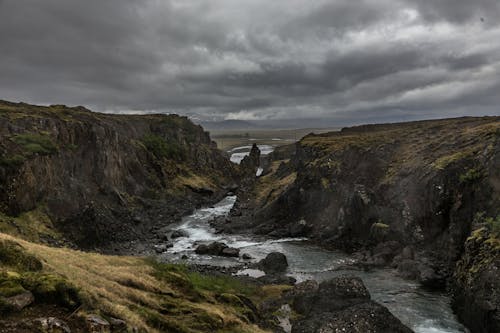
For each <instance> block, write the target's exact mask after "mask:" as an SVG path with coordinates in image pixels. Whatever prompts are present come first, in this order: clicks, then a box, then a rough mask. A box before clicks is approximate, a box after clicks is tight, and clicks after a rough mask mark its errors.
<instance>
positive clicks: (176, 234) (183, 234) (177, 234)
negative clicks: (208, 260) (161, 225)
mask: <svg viewBox="0 0 500 333" xmlns="http://www.w3.org/2000/svg"><path fill="white" fill-rule="evenodd" d="M188 236H189V234H188V233H187V232H186V231H185V230H182V229H177V230H174V231H172V234H171V235H170V238H172V239H176V238H181V237H188Z"/></svg>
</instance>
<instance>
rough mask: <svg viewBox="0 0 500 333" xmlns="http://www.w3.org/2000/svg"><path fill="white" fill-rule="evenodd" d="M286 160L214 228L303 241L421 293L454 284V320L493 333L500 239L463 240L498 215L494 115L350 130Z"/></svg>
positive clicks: (499, 153) (498, 144)
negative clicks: (388, 270)
mask: <svg viewBox="0 0 500 333" xmlns="http://www.w3.org/2000/svg"><path fill="white" fill-rule="evenodd" d="M288 150H289V147H288V148H286V149H282V150H280V151H278V152H276V153H275V154H271V158H272V159H273V160H272V161H270V163H269V165H270V166H269V168H268V170H266V171H265V172H267V173H266V174H265V176H263V177H260V178H259V179H258V180H257V182H256V184H255V185H254V187H253V188H252V189H250V190H248V189H247V190H246V191H245V193H241V194H240V197H239V201H238V203H237V205H236V208H235V210H234V211H233V213H232V217H231V218H230V221H229V223H228V222H227V221H226V222H224V223H219V224H218V227H219V228H220V229H223V230H226V231H238V230H241V229H246V230H251V231H253V232H255V233H259V234H268V235H271V236H277V237H286V236H292V237H296V236H307V237H309V238H310V239H311V240H313V241H315V242H317V243H320V244H322V245H326V246H331V247H336V248H341V249H345V250H348V251H353V252H354V251H357V252H356V256H357V257H358V258H359V259H360V261H361V262H362V263H363V264H364V265H368V266H377V265H379V266H392V267H394V268H397V269H398V270H399V271H400V273H401V275H402V276H404V277H408V278H414V279H417V280H420V282H421V283H423V284H424V285H426V286H428V287H434V288H435V287H437V288H442V287H444V286H445V284H446V283H447V282H451V285H453V286H454V287H455V289H454V295H455V300H454V306H455V309H456V310H457V313H458V314H459V316H460V318H461V319H462V320H463V321H464V322H465V323H466V324H467V325H469V327H470V328H471V329H472V330H473V331H474V332H490V331H495V330H498V322H499V321H498V311H499V310H500V309H499V304H497V303H498V302H497V301H496V300H498V292H499V290H500V286H499V284H498V283H499V279H498V258H499V255H498V244H497V242H498V240H496V243H494V242H493V243H492V241H487V242H486V241H485V239H482V240H481V239H480V238H481V237H479V238H478V237H472V238H470V239H469V240H467V238H468V237H469V236H470V234H471V230H472V229H473V221H474V218H475V216H477V215H478V214H481V216H484V217H488V218H489V219H490V220H492V218H495V217H497V216H498V214H499V213H500V118H499V117H485V118H459V119H447V120H436V121H422V122H413V123H403V124H391V125H369V126H360V127H353V128H347V129H343V130H342V131H340V132H334V133H328V134H324V135H308V136H306V137H305V138H303V139H302V140H301V141H300V142H298V143H297V144H296V147H295V152H294V153H293V154H289V158H287V156H283V154H282V153H283V152H285V151H288ZM493 221H497V224H498V218H496V220H494V219H493ZM496 228H497V229H498V227H496ZM476 236H477V233H476ZM483 238H484V237H483ZM466 240H467V242H466ZM494 244H496V245H494ZM464 248H465V252H464ZM459 260H460V261H459ZM457 261H459V263H458V266H457V265H456V263H457ZM492 297H493V298H492ZM471 304H475V305H474V307H475V310H474V311H472V312H471V311H469V310H468V309H470V305H471ZM478 318H480V319H481V318H482V319H484V320H483V321H482V324H481V323H480V324H478V322H479V321H480V320H478Z"/></svg>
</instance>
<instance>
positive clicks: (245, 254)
mask: <svg viewBox="0 0 500 333" xmlns="http://www.w3.org/2000/svg"><path fill="white" fill-rule="evenodd" d="M241 258H242V259H245V260H250V259H253V257H252V256H251V255H249V254H248V253H243V255H242V256H241Z"/></svg>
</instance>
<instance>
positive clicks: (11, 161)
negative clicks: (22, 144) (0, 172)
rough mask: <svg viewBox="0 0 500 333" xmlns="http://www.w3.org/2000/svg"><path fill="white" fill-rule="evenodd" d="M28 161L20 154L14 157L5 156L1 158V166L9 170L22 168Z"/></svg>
mask: <svg viewBox="0 0 500 333" xmlns="http://www.w3.org/2000/svg"><path fill="white" fill-rule="evenodd" d="M25 160H26V159H25V158H24V156H22V155H19V154H14V155H12V156H3V157H0V166H4V167H7V168H16V167H19V166H21V165H22V164H23V163H24V161H25Z"/></svg>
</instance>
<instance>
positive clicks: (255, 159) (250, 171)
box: [240, 143, 260, 177]
mask: <svg viewBox="0 0 500 333" xmlns="http://www.w3.org/2000/svg"><path fill="white" fill-rule="evenodd" d="M259 166H260V149H259V147H257V144H255V143H254V144H253V145H252V149H251V150H250V154H248V155H247V156H245V157H244V158H243V160H241V162H240V168H241V170H243V172H244V173H245V174H247V175H251V176H252V177H255V174H256V172H257V169H258V168H259Z"/></svg>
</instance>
